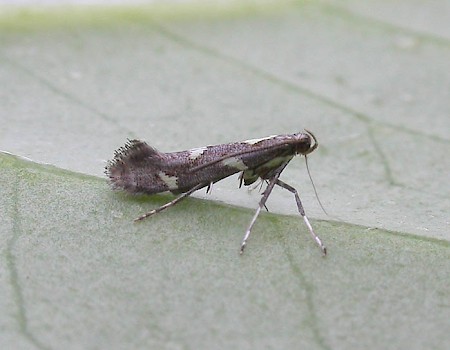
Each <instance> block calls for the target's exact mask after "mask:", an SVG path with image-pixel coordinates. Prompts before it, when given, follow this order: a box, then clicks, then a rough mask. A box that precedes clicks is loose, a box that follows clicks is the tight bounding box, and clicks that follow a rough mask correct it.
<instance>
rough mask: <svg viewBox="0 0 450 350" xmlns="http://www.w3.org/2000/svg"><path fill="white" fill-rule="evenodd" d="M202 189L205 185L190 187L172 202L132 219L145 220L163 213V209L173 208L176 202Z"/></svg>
mask: <svg viewBox="0 0 450 350" xmlns="http://www.w3.org/2000/svg"><path fill="white" fill-rule="evenodd" d="M202 187H205V184H198V185H196V186H194V187H192V188H191V189H190V190H189V191H187V192H185V193H182V194H181V195H179V196H178V197H177V198H175V199H174V200H172V201H170V202H168V203H166V204H164V205H162V206H160V207H159V208H156V209H153V210H151V211H149V212H148V213H146V214H144V215H141V216H139V217H138V218H136V219H134V221H141V220H144V219H145V218H148V217H149V216H152V215H153V214H156V213H159V212H160V211H163V210H164V209H167V208H170V207H172V206H174V205H175V204H177V203H178V202H180V201H181V200H182V199H184V198H186V197H187V196H189V195H190V194H192V193H193V192H195V191H197V190H199V189H200V188H202Z"/></svg>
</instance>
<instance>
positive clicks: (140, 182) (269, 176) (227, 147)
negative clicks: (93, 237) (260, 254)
mask: <svg viewBox="0 0 450 350" xmlns="http://www.w3.org/2000/svg"><path fill="white" fill-rule="evenodd" d="M313 140H314V142H313ZM317 146H318V143H317V139H316V138H315V136H314V135H313V134H312V133H311V132H310V131H307V130H305V132H304V133H297V134H291V135H273V136H268V137H264V138H261V139H253V140H246V141H241V142H232V143H226V144H223V145H216V146H204V147H199V148H193V149H190V150H187V151H180V152H172V153H161V152H159V151H157V150H156V149H154V148H152V147H150V146H149V145H148V144H146V143H145V142H143V141H139V140H128V142H127V143H126V144H125V146H123V147H121V148H119V149H118V150H117V151H116V152H115V154H114V158H113V159H112V160H110V161H109V162H108V163H107V165H106V170H105V173H106V175H107V176H108V177H109V179H110V181H111V184H112V186H113V187H114V188H115V189H123V190H125V191H127V192H130V193H146V194H154V193H160V192H166V191H170V192H172V193H173V194H179V196H178V197H177V198H175V199H174V200H172V201H170V202H168V203H166V204H164V205H163V206H161V207H159V208H157V209H153V210H152V211H150V212H148V213H146V214H144V215H142V216H140V217H138V218H137V219H135V221H139V220H143V219H145V218H147V217H149V216H151V215H153V214H156V213H158V212H160V211H162V210H164V209H167V208H169V207H171V206H173V205H175V204H176V203H178V202H180V201H181V200H182V199H183V198H186V197H187V196H189V195H190V194H192V193H193V192H195V191H197V190H199V189H201V188H204V187H206V188H207V190H206V191H207V192H209V191H210V189H211V186H212V184H213V183H215V182H217V181H220V180H222V179H224V178H226V177H228V176H230V175H233V174H235V173H238V172H240V176H239V180H240V185H239V187H241V186H242V184H244V185H245V186H248V185H251V184H253V183H254V182H255V181H256V180H258V179H261V181H263V182H266V183H267V187H266V189H265V190H264V192H263V193H262V198H261V200H260V202H259V207H258V209H257V210H256V212H255V215H254V216H253V219H252V221H251V222H250V225H249V226H248V228H247V231H246V232H245V235H244V239H243V240H242V243H241V249H240V252H241V253H243V251H244V248H245V246H246V244H247V240H248V238H249V236H250V232H251V230H252V227H253V225H254V224H255V222H256V219H257V217H258V215H259V213H260V211H261V209H262V208H263V207H266V201H267V199H268V198H269V195H270V193H271V192H272V190H273V188H274V187H275V185H277V186H280V187H282V188H284V189H286V190H288V191H289V192H291V193H292V194H293V195H294V196H295V200H296V202H297V208H298V211H299V213H300V215H301V216H302V217H303V220H304V221H305V224H306V226H307V227H308V230H309V232H310V233H311V235H312V237H313V238H314V240H315V242H316V243H317V245H318V246H319V247H320V249H321V250H322V253H323V254H324V255H326V252H327V251H326V248H325V246H324V244H323V243H322V241H321V239H320V238H319V236H317V235H316V234H315V232H314V230H313V228H312V226H311V224H310V222H309V220H308V218H307V217H306V215H305V211H304V209H303V205H302V202H301V200H300V197H299V195H298V192H297V190H296V189H295V188H294V187H292V186H290V185H288V184H287V183H285V182H283V181H281V180H280V179H279V177H280V174H281V173H282V171H283V170H284V168H285V167H286V166H287V165H288V163H289V162H290V161H291V159H292V158H293V157H294V156H295V155H298V154H300V155H304V156H305V157H306V156H307V155H308V154H309V153H311V152H313V151H314V150H315V149H316V148H317Z"/></svg>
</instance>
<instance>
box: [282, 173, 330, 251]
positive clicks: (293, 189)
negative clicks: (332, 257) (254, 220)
mask: <svg viewBox="0 0 450 350" xmlns="http://www.w3.org/2000/svg"><path fill="white" fill-rule="evenodd" d="M275 183H276V184H277V185H278V186H280V187H283V188H284V189H286V190H288V191H289V192H291V193H293V194H294V196H295V201H296V202H297V208H298V211H299V213H300V215H301V216H302V217H303V220H304V221H305V224H306V226H307V227H308V230H309V233H311V236H312V237H313V239H314V240H315V241H316V243H317V245H318V246H319V248H320V249H321V250H322V254H323V255H324V256H325V255H327V248H326V247H325V245H324V244H323V243H322V240H321V239H320V237H319V236H317V235H316V233H315V232H314V230H313V228H312V226H311V224H310V223H309V220H308V217H307V216H306V214H305V210H304V209H303V205H302V202H301V200H300V197H299V195H298V192H297V190H296V189H295V188H294V187H292V186H290V185H288V184H287V183H285V182H283V181H281V180H278V179H277V180H276V181H275Z"/></svg>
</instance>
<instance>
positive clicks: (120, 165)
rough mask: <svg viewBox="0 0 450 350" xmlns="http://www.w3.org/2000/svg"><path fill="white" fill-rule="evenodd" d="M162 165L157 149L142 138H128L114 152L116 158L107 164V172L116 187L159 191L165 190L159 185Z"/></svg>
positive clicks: (129, 189) (140, 190) (146, 191)
mask: <svg viewBox="0 0 450 350" xmlns="http://www.w3.org/2000/svg"><path fill="white" fill-rule="evenodd" d="M160 167H161V155H160V153H159V152H158V151H157V150H156V149H154V148H153V147H150V146H149V145H148V144H147V143H145V142H143V141H140V140H128V142H127V143H126V144H125V145H124V146H123V147H120V148H119V149H118V150H116V151H115V152H114V158H113V159H112V160H110V161H108V163H107V164H106V167H105V174H106V175H107V176H108V177H109V179H110V182H111V184H112V186H113V187H114V188H121V189H125V190H127V191H129V192H145V193H157V192H161V191H163V190H165V189H164V188H161V189H159V187H158V184H159V183H160V181H158V180H159V178H158V175H157V173H158V171H159V169H160ZM144 180H145V181H144ZM145 184H146V185H145ZM153 186H155V188H153ZM146 187H148V188H146ZM156 187H158V188H156Z"/></svg>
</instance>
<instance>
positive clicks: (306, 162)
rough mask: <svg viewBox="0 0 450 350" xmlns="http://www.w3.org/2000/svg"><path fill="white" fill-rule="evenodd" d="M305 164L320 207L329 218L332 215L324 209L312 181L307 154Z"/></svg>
mask: <svg viewBox="0 0 450 350" xmlns="http://www.w3.org/2000/svg"><path fill="white" fill-rule="evenodd" d="M305 164H306V170H307V171H308V176H309V179H310V180H311V184H312V187H313V189H314V193H315V194H316V198H317V201H318V202H319V205H320V207H321V208H322V210H323V212H324V213H325V214H326V215H327V216H330V215H329V214H328V213H327V211H326V210H325V208H324V207H323V205H322V202H321V201H320V198H319V195H318V194H317V190H316V185H314V181H313V179H312V176H311V172H310V171H309V166H308V157H307V156H306V154H305Z"/></svg>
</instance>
